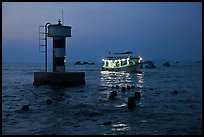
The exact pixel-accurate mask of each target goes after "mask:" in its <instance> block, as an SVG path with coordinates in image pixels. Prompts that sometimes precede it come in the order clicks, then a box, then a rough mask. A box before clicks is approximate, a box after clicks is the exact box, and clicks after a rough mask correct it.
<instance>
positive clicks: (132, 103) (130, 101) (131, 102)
mask: <svg viewBox="0 0 204 137" xmlns="http://www.w3.org/2000/svg"><path fill="white" fill-rule="evenodd" d="M135 107H136V104H135V100H134V98H133V97H129V98H128V105H127V108H128V109H133V108H135Z"/></svg>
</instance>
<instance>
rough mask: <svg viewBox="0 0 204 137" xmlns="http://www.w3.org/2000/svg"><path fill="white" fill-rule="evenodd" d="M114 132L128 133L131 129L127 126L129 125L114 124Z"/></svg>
mask: <svg viewBox="0 0 204 137" xmlns="http://www.w3.org/2000/svg"><path fill="white" fill-rule="evenodd" d="M112 127H113V128H112V131H117V132H119V131H127V130H129V127H128V126H127V124H124V123H118V124H113V126H112Z"/></svg>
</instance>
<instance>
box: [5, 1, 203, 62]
mask: <svg viewBox="0 0 204 137" xmlns="http://www.w3.org/2000/svg"><path fill="white" fill-rule="evenodd" d="M62 9H63V13H64V25H68V26H71V27H72V37H70V38H67V39H66V60H67V62H75V61H78V60H81V61H93V62H100V61H101V59H102V58H103V57H105V56H106V55H108V51H109V49H110V50H111V52H123V51H132V52H134V53H137V54H138V55H140V56H142V58H143V59H144V60H154V59H165V60H178V61H197V60H202V3H201V2H180V3H179V2H174V3H173V2H169V3H168V2H163V3H162V2H152V3H151V2H65V3H64V2H59V3H58V2H49V3H43V2H16V3H15V2H3V3H2V62H3V63H43V62H44V54H43V53H40V52H39V50H38V46H39V25H45V24H46V23H47V22H50V23H51V24H57V23H58V20H59V19H62ZM48 46H49V48H48V51H49V53H48V62H50V63H52V38H48Z"/></svg>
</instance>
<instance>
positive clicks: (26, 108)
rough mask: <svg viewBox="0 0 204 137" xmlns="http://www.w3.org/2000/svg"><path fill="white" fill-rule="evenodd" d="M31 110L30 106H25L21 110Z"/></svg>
mask: <svg viewBox="0 0 204 137" xmlns="http://www.w3.org/2000/svg"><path fill="white" fill-rule="evenodd" d="M29 109H30V108H29V105H23V106H22V109H21V110H23V111H25V110H29Z"/></svg>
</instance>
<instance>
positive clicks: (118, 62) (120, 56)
mask: <svg viewBox="0 0 204 137" xmlns="http://www.w3.org/2000/svg"><path fill="white" fill-rule="evenodd" d="M102 62H103V66H102V70H106V71H126V72H141V71H140V68H141V64H142V58H141V57H140V56H136V55H134V54H133V52H131V51H128V52H121V53H113V54H112V55H110V54H109V56H107V57H105V58H104V59H102Z"/></svg>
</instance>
